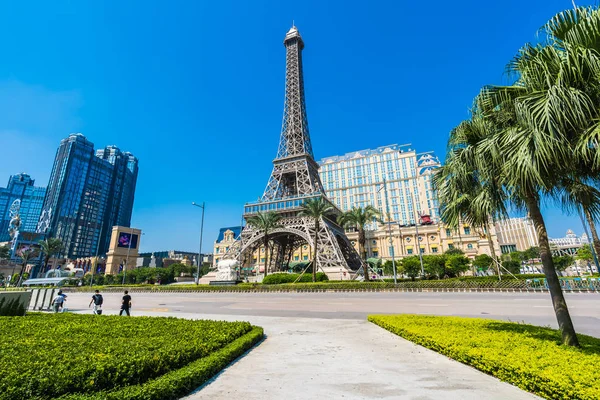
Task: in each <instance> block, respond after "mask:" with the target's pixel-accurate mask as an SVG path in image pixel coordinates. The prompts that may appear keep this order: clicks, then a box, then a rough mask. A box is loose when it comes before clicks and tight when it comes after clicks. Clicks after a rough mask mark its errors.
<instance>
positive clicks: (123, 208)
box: [38, 133, 138, 259]
mask: <svg viewBox="0 0 600 400" xmlns="http://www.w3.org/2000/svg"><path fill="white" fill-rule="evenodd" d="M137 174H138V160H137V158H135V157H134V156H133V155H132V154H131V153H127V152H122V151H121V150H119V149H118V148H117V147H115V146H108V147H106V148H105V149H102V150H98V151H97V152H96V153H95V154H94V144H93V143H92V142H90V141H89V140H87V139H86V138H85V136H83V135H82V134H81V133H77V134H71V135H70V136H69V137H68V138H66V139H63V140H62V141H61V142H60V146H59V147H58V150H57V152H56V157H55V159H54V167H53V168H52V174H51V175H50V181H49V183H48V189H47V192H46V198H45V201H44V207H43V210H42V214H41V217H40V220H39V224H38V232H44V233H47V234H48V235H49V236H50V237H56V238H58V239H60V240H62V242H63V244H64V246H65V247H64V253H63V254H62V256H64V257H67V258H70V259H75V258H79V257H90V256H93V255H95V254H96V251H98V253H99V254H104V253H106V252H107V251H108V245H109V242H110V234H111V231H112V227H113V226H114V225H121V226H127V227H128V226H130V224H131V212H132V209H133V200H134V194H135V186H136V182H137Z"/></svg>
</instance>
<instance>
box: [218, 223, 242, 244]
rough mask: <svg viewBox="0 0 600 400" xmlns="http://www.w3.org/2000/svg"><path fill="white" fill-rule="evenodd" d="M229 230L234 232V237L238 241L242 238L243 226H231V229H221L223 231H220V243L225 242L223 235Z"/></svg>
mask: <svg viewBox="0 0 600 400" xmlns="http://www.w3.org/2000/svg"><path fill="white" fill-rule="evenodd" d="M228 230H230V231H232V232H233V237H234V238H235V239H237V238H238V237H239V236H240V234H241V233H242V227H241V226H230V227H225V228H221V229H219V236H218V237H217V242H220V241H221V240H223V235H224V234H225V232H226V231H228Z"/></svg>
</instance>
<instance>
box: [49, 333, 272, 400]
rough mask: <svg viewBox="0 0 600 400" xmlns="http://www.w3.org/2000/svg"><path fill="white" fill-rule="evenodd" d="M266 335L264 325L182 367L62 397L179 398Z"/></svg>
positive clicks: (99, 399)
mask: <svg viewBox="0 0 600 400" xmlns="http://www.w3.org/2000/svg"><path fill="white" fill-rule="evenodd" d="M263 337H264V332H263V329H262V328H260V327H257V326H253V327H252V330H251V331H250V332H248V333H246V334H245V335H244V336H242V337H240V338H238V339H236V340H235V341H233V342H231V343H230V344H228V345H226V346H225V347H223V348H222V349H220V350H217V351H216V352H214V353H211V354H210V355H208V356H207V357H204V358H201V359H199V360H196V361H193V362H191V363H190V364H188V365H186V366H185V367H183V368H180V369H178V370H176V371H172V372H169V373H167V374H165V375H162V376H160V377H158V378H156V379H152V380H150V381H147V382H145V383H143V384H139V385H132V386H126V387H124V388H120V389H118V390H114V391H103V392H98V393H94V394H73V395H67V396H63V397H61V398H60V400H167V399H179V398H180V397H182V396H185V395H187V394H189V393H191V392H192V391H193V390H195V389H197V388H198V387H199V386H201V385H202V384H204V383H206V382H207V381H208V380H210V379H211V378H212V377H213V376H215V375H216V374H218V373H219V372H220V371H221V370H222V369H223V368H225V367H227V366H228V365H229V364H230V363H231V362H233V361H234V360H235V359H236V358H238V357H240V356H241V355H243V354H244V353H245V352H246V351H247V350H249V349H251V348H252V347H253V346H254V345H255V344H257V343H258V342H260V341H261V340H262V338H263Z"/></svg>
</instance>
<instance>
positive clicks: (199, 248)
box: [192, 202, 205, 285]
mask: <svg viewBox="0 0 600 400" xmlns="http://www.w3.org/2000/svg"><path fill="white" fill-rule="evenodd" d="M192 205H193V206H196V207H200V208H201V209H202V222H201V223H200V246H199V247H198V262H197V264H198V265H197V266H196V285H197V284H199V283H200V264H201V263H202V233H203V232H204V209H205V203H204V202H202V205H200V204H198V203H196V202H192Z"/></svg>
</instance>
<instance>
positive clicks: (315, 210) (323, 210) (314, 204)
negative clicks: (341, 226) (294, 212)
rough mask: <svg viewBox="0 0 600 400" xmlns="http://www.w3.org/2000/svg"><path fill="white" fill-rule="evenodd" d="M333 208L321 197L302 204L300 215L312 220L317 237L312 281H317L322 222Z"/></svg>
mask: <svg viewBox="0 0 600 400" xmlns="http://www.w3.org/2000/svg"><path fill="white" fill-rule="evenodd" d="M332 211H333V206H332V205H331V203H330V202H329V201H327V200H325V198H324V197H322V196H319V197H315V198H312V199H308V200H306V201H305V202H304V203H303V204H302V209H301V210H300V212H299V213H298V215H301V216H303V217H309V218H312V219H313V221H314V223H315V236H314V241H313V242H314V243H313V267H312V281H313V282H316V281H317V257H318V255H319V253H318V243H319V231H320V230H321V221H322V220H323V218H325V217H326V216H327V215H329V214H331V212H332Z"/></svg>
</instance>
